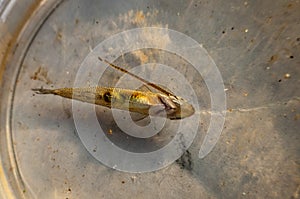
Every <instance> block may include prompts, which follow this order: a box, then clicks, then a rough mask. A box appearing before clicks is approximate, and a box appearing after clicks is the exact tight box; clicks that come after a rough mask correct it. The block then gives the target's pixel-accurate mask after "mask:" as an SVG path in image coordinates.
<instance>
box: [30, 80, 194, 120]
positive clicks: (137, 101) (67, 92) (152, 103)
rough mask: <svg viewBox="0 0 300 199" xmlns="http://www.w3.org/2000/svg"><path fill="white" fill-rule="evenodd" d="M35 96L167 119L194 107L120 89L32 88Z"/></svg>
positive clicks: (185, 114)
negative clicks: (48, 95) (73, 101)
mask: <svg viewBox="0 0 300 199" xmlns="http://www.w3.org/2000/svg"><path fill="white" fill-rule="evenodd" d="M32 90H33V91H35V92H36V93H37V94H53V95H59V96H61V97H64V98H69V99H74V100H78V101H82V102H87V103H91V104H96V105H101V106H105V107H108V108H116V109H120V110H126V111H131V112H136V113H140V114H143V115H152V116H166V117H167V118H169V119H183V118H185V117H189V116H191V115H193V114H194V112H195V111H194V108H193V106H192V105H190V104H188V103H187V102H186V101H185V100H183V99H182V98H178V97H176V98H174V99H172V97H174V96H171V97H170V96H167V95H165V94H161V93H154V92H144V91H136V90H129V89H122V88H109V87H100V86H98V87H88V88H59V89H44V88H39V89H32ZM174 100H175V101H174Z"/></svg>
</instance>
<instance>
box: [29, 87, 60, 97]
mask: <svg viewBox="0 0 300 199" xmlns="http://www.w3.org/2000/svg"><path fill="white" fill-rule="evenodd" d="M31 90H32V91H34V92H35V93H36V94H54V95H55V94H56V92H55V90H52V89H44V88H43V87H42V88H33V89H31Z"/></svg>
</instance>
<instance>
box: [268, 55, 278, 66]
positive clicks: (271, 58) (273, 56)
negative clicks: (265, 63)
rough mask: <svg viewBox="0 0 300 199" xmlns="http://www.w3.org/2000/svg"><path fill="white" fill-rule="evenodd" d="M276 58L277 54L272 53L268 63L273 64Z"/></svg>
mask: <svg viewBox="0 0 300 199" xmlns="http://www.w3.org/2000/svg"><path fill="white" fill-rule="evenodd" d="M277 60H278V55H272V56H271V57H270V60H269V63H270V64H273V63H274V62H276V61H277Z"/></svg>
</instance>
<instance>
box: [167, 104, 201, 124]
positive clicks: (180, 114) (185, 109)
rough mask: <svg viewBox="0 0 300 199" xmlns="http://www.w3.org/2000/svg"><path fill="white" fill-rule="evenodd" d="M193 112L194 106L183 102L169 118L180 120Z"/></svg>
mask: <svg viewBox="0 0 300 199" xmlns="http://www.w3.org/2000/svg"><path fill="white" fill-rule="evenodd" d="M194 113H195V109H194V107H193V106H192V105H191V104H189V103H187V102H185V103H183V104H181V105H180V108H179V109H178V111H176V112H174V113H173V114H171V115H169V119H170V120H180V119H184V118H187V117H190V116H192V115H193V114H194Z"/></svg>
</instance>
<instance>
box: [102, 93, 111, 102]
mask: <svg viewBox="0 0 300 199" xmlns="http://www.w3.org/2000/svg"><path fill="white" fill-rule="evenodd" d="M103 99H104V101H105V102H111V93H110V92H106V93H104V95H103Z"/></svg>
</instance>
